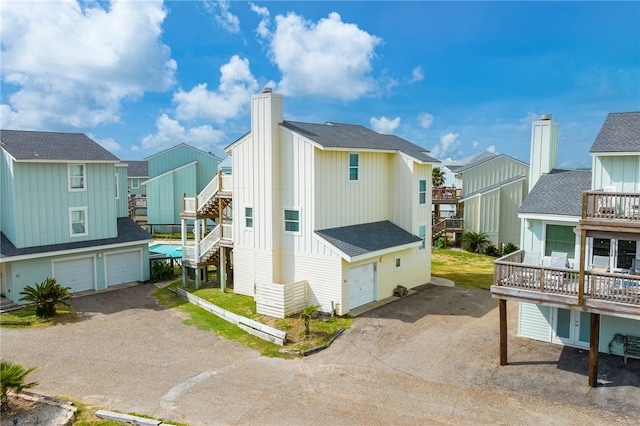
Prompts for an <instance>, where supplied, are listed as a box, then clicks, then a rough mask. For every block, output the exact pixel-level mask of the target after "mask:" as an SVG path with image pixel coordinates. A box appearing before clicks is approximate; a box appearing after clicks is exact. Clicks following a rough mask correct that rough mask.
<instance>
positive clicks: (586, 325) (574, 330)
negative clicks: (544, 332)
mask: <svg viewBox="0 0 640 426" xmlns="http://www.w3.org/2000/svg"><path fill="white" fill-rule="evenodd" d="M553 311H554V314H555V315H554V316H555V321H554V327H553V331H554V333H553V340H554V342H555V343H561V344H563V345H567V346H573V347H577V348H585V349H586V348H589V335H590V333H591V316H590V315H591V314H589V313H588V312H582V311H573V310H569V309H562V308H554V309H553Z"/></svg>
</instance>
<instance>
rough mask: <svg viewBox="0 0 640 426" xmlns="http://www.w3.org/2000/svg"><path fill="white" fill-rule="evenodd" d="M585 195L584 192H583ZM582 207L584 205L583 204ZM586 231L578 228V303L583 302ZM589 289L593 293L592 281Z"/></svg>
mask: <svg viewBox="0 0 640 426" xmlns="http://www.w3.org/2000/svg"><path fill="white" fill-rule="evenodd" d="M585 195H586V194H585ZM583 209H584V206H583ZM586 252H587V231H585V230H584V229H581V230H580V273H579V274H580V275H579V276H578V305H580V306H582V305H583V304H584V281H585V278H586V274H585V273H584V271H585V267H586V264H587V253H586ZM591 291H592V293H593V282H592V283H591Z"/></svg>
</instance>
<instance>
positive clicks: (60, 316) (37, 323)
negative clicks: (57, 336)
mask: <svg viewBox="0 0 640 426" xmlns="http://www.w3.org/2000/svg"><path fill="white" fill-rule="evenodd" d="M77 319H78V314H77V313H76V311H74V310H73V309H72V308H70V307H68V306H65V305H63V304H58V305H57V306H56V314H55V315H54V316H53V317H51V318H40V317H37V316H36V308H35V307H28V308H22V309H20V310H17V311H11V312H5V313H2V314H0V321H2V327H25V325H7V324H5V323H9V322H20V323H27V322H28V323H29V325H27V327H31V328H42V327H50V326H53V325H57V324H67V323H70V322H75V321H76V320H77Z"/></svg>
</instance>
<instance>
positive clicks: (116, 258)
mask: <svg viewBox="0 0 640 426" xmlns="http://www.w3.org/2000/svg"><path fill="white" fill-rule="evenodd" d="M105 260H106V268H105V269H106V271H107V286H110V285H116V284H123V283H130V282H133V281H142V277H141V276H140V274H141V271H142V268H141V261H142V260H141V259H140V250H134V251H127V252H123V253H115V254H107V255H106V256H105Z"/></svg>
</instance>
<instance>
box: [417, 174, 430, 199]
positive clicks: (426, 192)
mask: <svg viewBox="0 0 640 426" xmlns="http://www.w3.org/2000/svg"><path fill="white" fill-rule="evenodd" d="M420 182H424V203H421V202H420V195H421V194H422V190H421V189H420ZM428 193H429V182H427V179H426V178H425V179H418V206H426V205H427V204H428V203H427V199H428V197H427V195H428Z"/></svg>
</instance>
